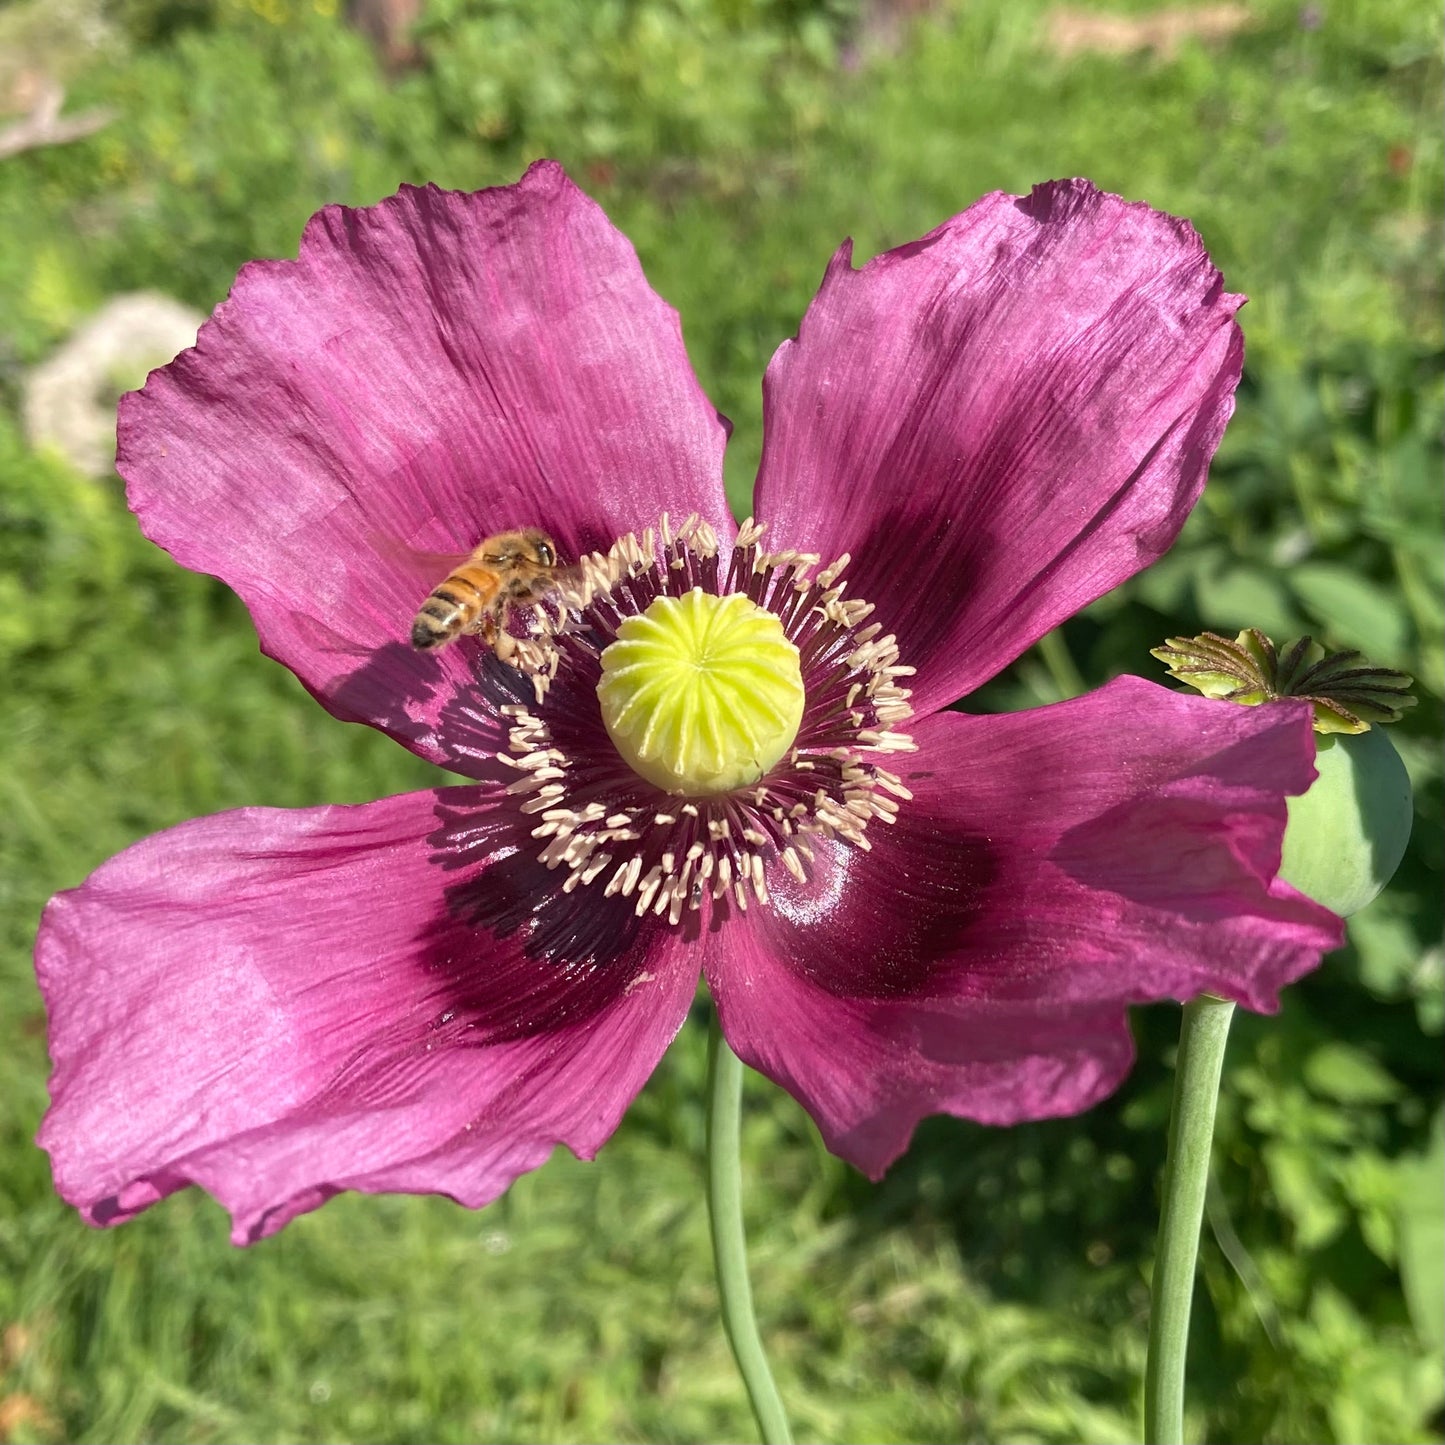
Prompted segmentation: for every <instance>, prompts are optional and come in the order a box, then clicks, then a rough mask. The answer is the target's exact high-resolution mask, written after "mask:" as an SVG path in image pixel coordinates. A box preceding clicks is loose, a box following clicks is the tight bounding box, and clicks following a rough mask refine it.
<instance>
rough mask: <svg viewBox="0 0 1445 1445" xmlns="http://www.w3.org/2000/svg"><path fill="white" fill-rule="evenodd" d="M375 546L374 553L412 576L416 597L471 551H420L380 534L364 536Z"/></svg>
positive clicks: (424, 594) (423, 594)
mask: <svg viewBox="0 0 1445 1445" xmlns="http://www.w3.org/2000/svg"><path fill="white" fill-rule="evenodd" d="M366 540H367V541H368V542H369V543H370V545H371V546H372V547H373V548H374V549H375V551H376V555H377V556H378V557H380V558H382V559H383V560H384V561H386V562H389V563H391V564H392V565H393V566H394V567H396V568H397V569H398V570H399V571H401V572H404V573H405V574H406V575H407V576H408V577H410V578H412V579H413V580H414V582H415V584H416V592H417V598H418V600H420V599H421V598H423V597H425V596H426V595H427V594H428V593H429V592H430V591H431V590H432V588H433V587H435V586H436V585H437V584H438V583H439V582H441V581H443V580H445V579H446V578H447V577H450V576H451V574H452V573H453V572H455V571H456V570H457V568H458V567H460V566H461V565H462V563H463V562H465V561H466V560H467V558H468V557H470V556H471V555H472V554H471V552H469V551H468V552H424V551H422V550H421V549H420V548H418V547H408V546H407V545H406V543H404V542H398V541H397V540H396V538H395V537H383V536H381V535H380V534H378V533H372V534H371V535H370V536H368V537H367V539H366Z"/></svg>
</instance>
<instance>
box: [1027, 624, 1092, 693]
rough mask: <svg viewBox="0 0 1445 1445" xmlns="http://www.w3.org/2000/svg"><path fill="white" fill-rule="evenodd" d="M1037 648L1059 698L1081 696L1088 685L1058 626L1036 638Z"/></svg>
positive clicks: (1086, 690) (1087, 688)
mask: <svg viewBox="0 0 1445 1445" xmlns="http://www.w3.org/2000/svg"><path fill="white" fill-rule="evenodd" d="M1038 649H1039V656H1040V657H1041V658H1043V661H1044V666H1045V668H1047V669H1048V674H1049V677H1050V679H1051V680H1052V681H1053V684H1054V686H1055V687H1056V688H1058V690H1059V697H1060V698H1061V699H1068V698H1071V697H1081V696H1082V695H1083V694H1084V693H1086V692H1088V690H1089V685H1088V683H1086V682H1085V681H1084V678H1083V674H1082V673H1080V671H1079V669H1078V667H1077V666H1076V665H1075V663H1074V656H1073V654H1072V653H1071V652H1070V651H1069V644H1068V643H1067V642H1065V641H1064V634H1063V632H1062V631H1061V630H1060V629H1059V628H1057V627H1056V628H1054V630H1053V631H1052V632H1046V633H1044V635H1043V636H1042V637H1041V638H1039V640H1038Z"/></svg>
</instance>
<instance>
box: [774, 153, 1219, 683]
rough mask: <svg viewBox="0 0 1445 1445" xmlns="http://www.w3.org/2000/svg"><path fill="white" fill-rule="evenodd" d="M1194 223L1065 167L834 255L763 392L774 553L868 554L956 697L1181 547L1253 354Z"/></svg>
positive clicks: (890, 602) (900, 633)
mask: <svg viewBox="0 0 1445 1445" xmlns="http://www.w3.org/2000/svg"><path fill="white" fill-rule="evenodd" d="M1242 299H1243V298H1241V297H1238V296H1231V295H1228V294H1226V293H1225V292H1224V291H1223V288H1222V282H1221V278H1220V275H1219V272H1218V271H1216V270H1215V269H1214V267H1213V266H1212V265H1211V263H1210V260H1209V257H1208V256H1207V255H1206V254H1205V251H1204V247H1203V245H1202V244H1201V242H1200V240H1199V237H1198V236H1197V235H1196V234H1195V232H1194V230H1193V228H1192V227H1191V226H1189V225H1188V224H1187V223H1186V222H1184V221H1180V220H1176V219H1175V218H1174V217H1172V216H1166V215H1164V214H1162V213H1160V212H1158V211H1153V210H1150V209H1149V208H1148V207H1147V206H1144V205H1140V204H1130V203H1128V202H1125V201H1123V200H1121V199H1120V198H1119V197H1117V196H1111V195H1106V194H1104V193H1103V192H1101V191H1098V190H1096V189H1095V188H1094V187H1093V186H1092V185H1090V184H1089V183H1088V182H1087V181H1056V182H1052V183H1050V184H1048V185H1044V186H1039V187H1037V188H1036V189H1035V190H1034V192H1033V193H1032V195H1030V196H1027V197H1023V198H1019V197H1015V196H1009V195H1002V194H996V195H991V196H986V197H984V199H983V200H981V201H979V202H978V203H977V204H976V205H974V206H971V207H970V208H969V209H968V210H966V211H964V212H963V213H962V214H961V215H959V216H955V217H954V218H953V219H952V220H951V221H947V222H945V223H944V224H943V225H942V226H940V227H938V229H937V230H935V231H932V232H931V233H930V234H929V235H927V236H925V237H923V239H922V240H920V241H915V242H914V243H912V244H911V245H907V246H902V247H899V248H898V249H897V250H895V251H889V252H887V253H886V254H884V255H881V256H878V257H876V258H875V259H874V260H872V261H870V262H869V263H868V264H867V265H865V266H864V267H862V268H861V269H860V270H856V271H855V270H854V269H853V266H852V262H851V249H850V247H849V246H847V245H845V246H844V247H843V248H842V250H840V251H839V252H838V254H837V255H836V256H835V257H834V258H833V262H832V264H831V265H830V266H829V267H828V270H827V274H826V275H825V276H824V278H823V284H822V288H821V289H820V291H819V292H818V296H817V298H816V299H815V300H814V302H813V304H812V305H811V306H810V307H809V309H808V313H807V315H806V316H805V317H804V319H803V323H802V326H801V327H800V329H799V332H798V336H797V338H796V339H795V340H793V341H787V342H784V343H783V345H782V346H781V347H780V348H779V349H778V352H777V354H776V355H775V356H774V358H773V360H772V364H771V365H770V366H769V368H768V373H767V377H766V379H765V381H764V384H763V400H764V416H765V430H764V447H763V460H762V466H761V470H760V472H759V475H758V485H757V496H756V499H755V502H754V510H755V512H756V514H757V516H758V518H759V519H760V520H762V521H766V522H768V523H769V526H770V531H769V540H770V545H773V546H775V547H780V548H782V547H794V548H799V549H801V550H804V551H810V552H817V553H820V554H821V555H822V556H823V557H824V558H825V559H827V558H833V557H837V556H839V555H840V554H841V553H844V552H847V553H850V554H851V555H852V558H853V561H852V564H851V566H850V568H849V571H848V578H849V583H848V587H849V595H850V596H853V597H858V598H862V599H864V600H866V601H868V602H871V603H873V604H874V606H875V607H876V608H877V611H876V613H875V620H876V621H878V622H879V623H881V624H882V626H883V630H884V631H885V632H892V633H894V634H896V636H897V638H898V643H899V649H900V652H901V654H902V660H903V661H904V662H905V663H908V664H910V665H911V666H913V667H915V668H917V670H918V675H917V680H916V684H915V693H914V696H915V706H916V707H917V709H918V710H919V711H920V712H926V711H933V710H934V709H936V708H938V707H941V706H943V705H944V704H946V703H949V702H951V701H953V700H954V699H956V698H958V697H961V696H963V695H965V694H966V693H968V692H969V691H971V690H972V689H973V688H975V687H977V686H978V685H979V684H980V683H982V682H984V681H986V680H987V679H988V678H990V677H992V676H993V675H994V674H995V673H996V672H998V671H999V669H1000V668H1002V667H1004V666H1005V665H1006V664H1007V663H1009V662H1010V661H1012V660H1013V659H1014V658H1015V657H1017V656H1018V655H1019V653H1021V652H1022V651H1023V650H1024V649H1025V648H1026V647H1028V646H1029V645H1030V644H1031V643H1033V642H1034V641H1036V640H1037V639H1038V638H1039V637H1041V636H1042V635H1043V634H1044V633H1045V632H1047V631H1048V630H1049V629H1050V628H1051V627H1053V626H1055V625H1056V624H1057V623H1059V622H1061V621H1063V620H1064V619H1065V618H1067V617H1070V616H1072V615H1073V614H1074V613H1075V612H1077V611H1078V610H1079V609H1080V608H1081V607H1083V606H1085V605H1086V604H1087V603H1089V602H1092V601H1093V600H1094V599H1095V598H1097V597H1100V596H1102V595H1103V594H1104V593H1105V592H1107V591H1109V590H1110V588H1112V587H1114V586H1116V585H1117V584H1118V583H1120V582H1122V581H1123V580H1124V579H1125V578H1127V577H1130V576H1132V575H1133V574H1134V573H1135V572H1138V571H1139V570H1140V569H1141V568H1143V567H1146V566H1148V565H1149V563H1150V562H1152V561H1154V560H1155V559H1156V558H1158V557H1159V556H1160V555H1161V554H1162V553H1163V552H1164V551H1165V550H1166V549H1167V548H1168V547H1169V545H1170V543H1171V542H1173V540H1174V538H1175V537H1176V536H1177V535H1178V533H1179V529H1180V527H1181V526H1183V524H1184V519H1185V517H1186V516H1187V514H1188V512H1189V510H1190V508H1191V507H1192V506H1193V504H1194V502H1195V499H1196V498H1197V497H1198V495H1199V493H1200V490H1201V489H1202V488H1203V486H1204V479H1205V473H1206V471H1207V469H1208V466H1209V460H1210V458H1211V456H1212V455H1213V454H1214V450H1215V448H1216V446H1217V445H1218V444H1219V439H1220V436H1221V435H1222V433H1223V431H1224V425H1225V422H1226V421H1227V420H1228V419H1229V415H1230V412H1231V410H1232V409H1233V404H1234V403H1233V395H1234V388H1235V385H1236V384H1237V382H1238V380H1239V374H1240V367H1241V365H1242V359H1243V343H1242V340H1241V335H1240V331H1239V328H1238V326H1237V325H1235V323H1234V321H1233V319H1232V318H1233V316H1234V313H1235V311H1236V310H1237V309H1238V307H1239V305H1240V304H1241V302H1242Z"/></svg>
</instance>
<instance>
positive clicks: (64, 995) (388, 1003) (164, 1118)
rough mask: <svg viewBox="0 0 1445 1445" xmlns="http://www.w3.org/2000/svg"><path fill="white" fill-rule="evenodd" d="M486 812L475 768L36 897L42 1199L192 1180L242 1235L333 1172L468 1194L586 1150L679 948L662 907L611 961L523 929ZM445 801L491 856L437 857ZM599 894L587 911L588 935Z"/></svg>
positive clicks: (453, 831) (190, 832) (656, 1012)
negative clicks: (456, 782)
mask: <svg viewBox="0 0 1445 1445" xmlns="http://www.w3.org/2000/svg"><path fill="white" fill-rule="evenodd" d="M503 815H504V810H502V809H497V808H494V807H492V805H491V804H490V803H489V801H488V799H487V798H486V796H485V793H484V790H482V789H478V788H454V789H446V790H443V791H441V792H439V793H435V794H433V793H411V794H407V795H404V796H402V797H395V798H387V799H384V800H382V801H380V802H377V803H368V804H364V805H361V806H358V807H333V808H316V809H308V810H304V811H297V812H292V811H285V810H280V809H268V808H250V809H244V810H241V811H239V812H234V813H223V814H219V815H217V816H214V817H209V818H201V819H198V820H196V821H194V822H190V823H185V824H183V825H181V826H180V827H178V828H174V829H172V830H170V831H169V832H166V833H161V834H157V835H156V836H155V837H152V838H147V839H145V840H143V841H142V842H140V843H137V844H136V845H135V846H134V847H132V848H130V849H127V850H126V851H125V852H124V853H122V854H120V855H119V856H118V857H116V858H113V859H112V860H111V861H110V862H109V863H107V864H105V865H104V866H103V867H101V868H100V869H99V870H97V871H96V872H95V873H94V874H92V875H91V877H90V878H89V879H87V880H86V882H85V883H84V884H82V885H81V886H80V887H79V888H78V889H75V890H73V891H72V892H69V893H62V894H60V895H59V896H58V897H57V898H55V899H54V900H52V902H51V904H50V906H49V908H48V909H47V910H46V913H45V917H44V920H43V923H42V926H41V932H40V939H39V943H38V945H37V952H36V961H37V970H38V973H39V977H40V984H41V989H42V991H43V993H44V995H45V1000H46V1004H47V1007H48V1009H49V1013H50V1047H51V1057H52V1060H53V1063H54V1072H53V1074H52V1077H51V1098H52V1106H51V1109H50V1112H49V1114H48V1115H47V1117H46V1120H45V1123H44V1125H43V1127H42V1129H41V1134H40V1142H41V1144H42V1145H43V1147H44V1148H46V1149H47V1150H48V1151H49V1152H50V1155H51V1160H52V1165H53V1168H54V1172H55V1180H56V1187H57V1188H58V1190H59V1191H60V1193H61V1194H62V1195H63V1196H64V1197H65V1198H66V1199H67V1200H69V1201H70V1202H71V1203H72V1204H74V1205H75V1206H76V1207H77V1208H78V1209H80V1211H81V1212H82V1213H83V1215H84V1216H85V1218H86V1219H87V1220H89V1221H90V1222H91V1223H94V1224H115V1223H119V1222H121V1221H123V1220H125V1219H127V1218H129V1217H130V1216H131V1215H134V1214H136V1213H138V1212H139V1211H140V1210H142V1209H145V1208H146V1207H148V1206H149V1205H151V1204H153V1203H155V1202H156V1201H157V1200H159V1199H161V1198H164V1197H165V1196H166V1195H167V1194H170V1193H172V1192H174V1191H175V1190H177V1189H180V1188H183V1187H184V1186H186V1185H188V1184H198V1185H200V1186H201V1187H202V1188H204V1189H205V1190H207V1191H208V1192H209V1193H211V1194H213V1195H214V1196H215V1197H216V1198H217V1199H218V1200H220V1201H221V1203H222V1204H224V1205H225V1206H226V1208H227V1209H228V1210H230V1212H231V1216H232V1221H233V1234H232V1237H233V1239H234V1240H235V1242H236V1243H238V1244H244V1243H250V1242H251V1241H254V1240H256V1239H259V1238H261V1237H263V1236H265V1235H268V1234H271V1233H274V1232H275V1231H276V1230H278V1229H280V1228H281V1226H282V1225H283V1224H285V1223H286V1222H287V1221H288V1220H290V1219H292V1218H294V1217H295V1216H296V1215H297V1214H301V1213H304V1212H306V1211H307V1210H310V1209H315V1208H316V1207H317V1206H318V1205H320V1204H322V1203H323V1202H324V1201H325V1200H326V1199H328V1198H329V1197H331V1196H332V1195H333V1194H336V1193H338V1192H340V1191H342V1190H346V1189H354V1190H361V1191H364V1192H368V1193H374V1192H379V1191H383V1190H387V1191H404V1192H409V1193H441V1194H447V1195H450V1196H451V1197H452V1198H454V1199H456V1200H458V1201H460V1202H461V1203H463V1204H467V1205H473V1206H477V1205H482V1204H485V1203H487V1202H488V1201H489V1200H491V1199H493V1198H495V1197H496V1196H497V1195H498V1194H500V1193H501V1192H502V1191H503V1190H504V1189H505V1188H506V1187H507V1186H508V1184H510V1183H511V1181H512V1180H513V1179H515V1178H516V1177H517V1176H518V1175H519V1174H522V1173H524V1172H526V1171H527V1170H529V1169H535V1168H536V1167H537V1166H538V1165H540V1164H542V1163H543V1162H544V1161H545V1160H546V1158H547V1157H548V1155H549V1154H550V1153H551V1151H552V1148H553V1146H554V1145H556V1144H558V1143H563V1144H566V1145H567V1146H568V1147H569V1148H570V1149H572V1150H573V1152H574V1153H576V1154H578V1155H580V1156H582V1157H583V1158H590V1157H591V1156H592V1155H593V1154H594V1153H595V1152H596V1151H597V1149H598V1148H599V1147H600V1146H601V1145H602V1143H603V1142H604V1141H605V1140H606V1139H607V1138H608V1136H609V1135H610V1134H611V1133H612V1131H613V1130H614V1129H615V1128H616V1126H617V1123H618V1121H619V1120H620V1118H621V1117H622V1114H623V1112H624V1110H625V1109H626V1108H627V1105H628V1104H629V1103H630V1102H631V1100H632V1099H633V1098H634V1097H635V1095H636V1094H637V1092H638V1090H639V1089H640V1088H641V1087H642V1085H643V1083H644V1081H645V1080H646V1079H647V1077H648V1075H649V1074H650V1073H651V1072H652V1069H653V1067H654V1066H655V1065H656V1063H657V1061H658V1059H659V1058H660V1057H661V1056H662V1053H663V1051H664V1050H665V1049H666V1047H667V1045H668V1043H669V1042H670V1041H671V1039H672V1038H673V1036H674V1035H675V1034H676V1033H677V1030H678V1028H679V1027H680V1026H681V1024H682V1020H683V1018H684V1017H685V1015H686V1012H687V1009H688V1006H689V1004H690V1002H691V1000H692V996H693V993H694V990H695V988H696V982H697V972H696V965H695V964H694V963H692V962H691V961H690V960H689V957H688V955H687V952H686V946H685V944H684V943H683V942H682V940H681V938H680V936H678V935H674V934H670V933H668V932H667V930H666V929H665V927H664V926H662V925H657V926H656V927H655V928H652V929H651V930H648V929H646V928H644V927H642V926H640V925H639V926H638V927H636V928H634V929H633V931H632V933H631V934H630V936H628V937H627V938H626V940H625V942H626V945H627V946H626V951H625V952H622V951H620V950H619V951H617V952H616V953H615V954H614V955H613V956H610V957H608V958H606V959H597V958H595V957H594V958H589V959H579V958H568V957H566V956H564V955H563V954H562V953H560V952H559V951H558V950H556V949H555V948H547V947H543V948H538V947H537V946H536V945H537V944H538V943H539V941H541V942H544V943H545V942H546V941H547V940H546V939H545V938H542V937H541V935H539V932H538V926H537V924H536V921H535V917H534V915H535V912H536V910H537V909H538V908H539V907H540V906H541V905H542V903H543V900H544V898H545V895H544V894H543V893H542V892H541V891H540V890H539V889H538V887H537V880H536V879H535V878H533V877H530V876H527V877H522V876H520V875H517V874H515V873H513V872H511V871H510V870H509V863H510V861H511V860H512V859H514V858H515V857H516V856H517V854H516V851H515V848H514V847H513V848H510V849H509V847H508V846H506V844H505V841H504V840H505V839H506V838H507V836H508V833H507V826H512V825H509V824H507V825H505V826H499V824H502V823H504V817H503ZM506 816H507V817H510V814H509V813H507V815H506ZM461 817H466V818H469V819H470V820H471V823H472V825H473V827H474V829H475V830H476V831H477V833H478V835H479V836H481V835H485V834H486V833H487V830H488V829H491V845H492V846H491V849H490V852H486V853H482V854H478V855H476V856H472V857H469V858H463V857H462V855H459V854H458V853H457V851H456V849H455V847H454V844H455V840H456V837H457V824H456V819H458V818H461ZM439 858H440V860H441V862H442V864H444V865H445V866H439ZM459 863H460V864H461V865H462V866H458V864H459ZM532 866H534V867H535V868H536V869H538V870H540V865H532ZM459 898H463V899H467V900H468V902H467V905H466V906H465V907H461V906H458V902H457V900H458V899H459ZM606 912H607V910H606V909H605V908H603V909H599V908H598V907H597V906H596V903H595V900H594V901H593V903H592V907H591V908H590V910H589V913H588V915H587V916H588V918H589V919H590V920H591V922H592V923H594V924H595V926H596V928H597V929H598V930H601V931H602V932H604V933H605V932H606V931H607V930H609V929H610V928H612V926H613V925H614V924H615V923H616V922H617V920H616V919H612V918H607V917H602V916H601V915H602V914H605V913H606ZM480 913H485V914H486V915H487V921H488V923H489V924H490V925H491V926H486V927H484V926H480V925H479V924H478V922H477V917H478V914H480Z"/></svg>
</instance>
